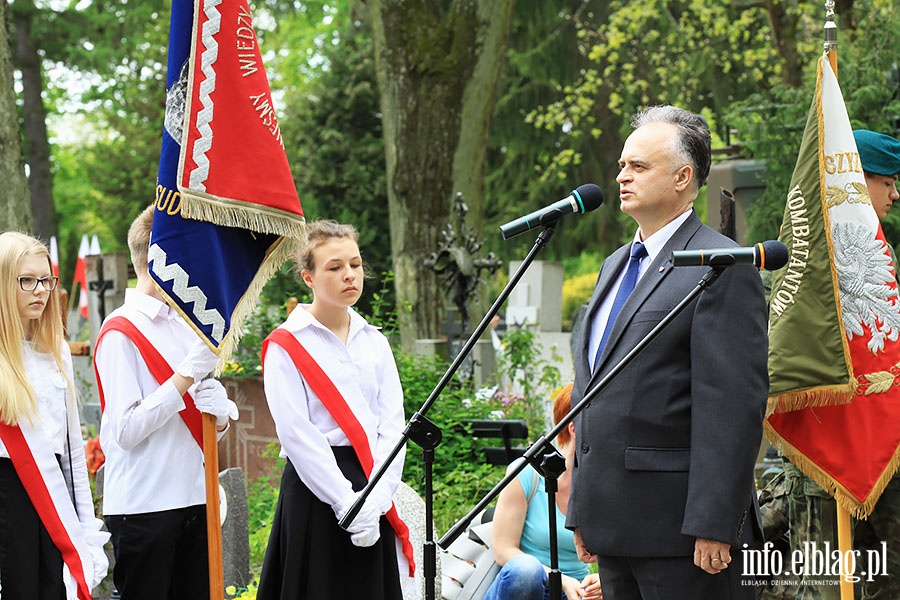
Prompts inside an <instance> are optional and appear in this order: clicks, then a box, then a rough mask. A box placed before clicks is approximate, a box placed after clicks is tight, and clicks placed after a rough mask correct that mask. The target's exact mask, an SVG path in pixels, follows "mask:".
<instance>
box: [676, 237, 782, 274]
mask: <svg viewBox="0 0 900 600" xmlns="http://www.w3.org/2000/svg"><path fill="white" fill-rule="evenodd" d="M787 261H788V249H787V246H785V245H784V244H782V243H781V242H779V241H778V240H769V241H767V242H760V243H758V244H754V245H752V246H750V247H749V248H715V249H712V250H675V251H674V252H672V266H675V267H698V266H702V265H708V266H710V267H730V266H731V265H753V266H755V267H756V268H757V269H767V270H769V271H777V270H778V269H780V268H781V267H783V266H784V265H786V264H787Z"/></svg>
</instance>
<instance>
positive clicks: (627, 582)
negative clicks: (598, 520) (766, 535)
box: [597, 549, 756, 600]
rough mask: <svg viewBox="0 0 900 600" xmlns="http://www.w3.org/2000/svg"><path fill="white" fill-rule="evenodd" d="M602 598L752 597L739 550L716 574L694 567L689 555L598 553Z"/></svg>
mask: <svg viewBox="0 0 900 600" xmlns="http://www.w3.org/2000/svg"><path fill="white" fill-rule="evenodd" d="M597 567H598V570H599V573H600V581H601V582H602V584H603V599H604V600H754V599H755V598H756V591H755V588H754V587H753V586H752V585H743V584H742V577H741V556H740V552H739V551H738V552H735V551H734V550H733V549H732V553H731V565H730V566H729V567H728V568H727V569H725V570H724V571H722V572H721V573H719V574H718V575H710V574H709V573H707V572H706V571H703V570H702V569H700V567H696V566H694V558H693V557H692V556H676V557H671V558H669V557H663V558H656V557H653V558H646V557H623V556H598V557H597Z"/></svg>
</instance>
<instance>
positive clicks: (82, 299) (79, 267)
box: [75, 234, 90, 319]
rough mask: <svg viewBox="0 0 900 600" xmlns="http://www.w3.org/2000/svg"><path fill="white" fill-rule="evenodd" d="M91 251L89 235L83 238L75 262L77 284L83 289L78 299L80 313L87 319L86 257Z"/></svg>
mask: <svg viewBox="0 0 900 600" xmlns="http://www.w3.org/2000/svg"><path fill="white" fill-rule="evenodd" d="M89 251H90V244H89V243H88V236H87V234H85V235H83V236H81V244H80V245H79V246H78V259H77V260H76V261H75V283H77V284H78V286H79V287H80V288H81V292H80V295H79V297H78V312H79V313H80V314H81V316H82V317H83V318H85V319H87V317H88V303H87V271H86V270H85V265H84V257H85V256H87V255H88V252H89Z"/></svg>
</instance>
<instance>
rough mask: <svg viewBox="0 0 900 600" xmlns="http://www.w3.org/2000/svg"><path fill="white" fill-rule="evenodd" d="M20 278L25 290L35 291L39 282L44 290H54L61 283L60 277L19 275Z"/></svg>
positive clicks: (20, 283) (20, 284)
mask: <svg viewBox="0 0 900 600" xmlns="http://www.w3.org/2000/svg"><path fill="white" fill-rule="evenodd" d="M18 280H19V287H20V288H22V291H23V292H33V291H34V290H36V289H37V286H38V284H41V287H42V288H44V290H46V291H48V292H52V291H53V290H55V289H56V285H57V284H58V283H59V277H18Z"/></svg>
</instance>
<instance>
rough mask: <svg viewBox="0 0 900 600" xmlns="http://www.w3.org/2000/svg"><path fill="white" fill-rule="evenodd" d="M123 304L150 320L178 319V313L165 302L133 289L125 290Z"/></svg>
mask: <svg viewBox="0 0 900 600" xmlns="http://www.w3.org/2000/svg"><path fill="white" fill-rule="evenodd" d="M125 302H127V303H128V304H129V305H131V306H132V307H134V309H135V310H137V311H138V312H141V313H143V314H145V315H147V317H149V318H150V319H156V318H157V317H160V318H163V319H176V318H180V315H179V314H178V312H177V311H176V310H175V309H173V308H172V307H171V306H169V305H168V304H166V303H165V302H162V301H160V300H157V299H156V298H154V297H153V296H148V295H147V294H144V293H142V292H139V291H137V290H136V289H134V288H128V289H126V290H125Z"/></svg>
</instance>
